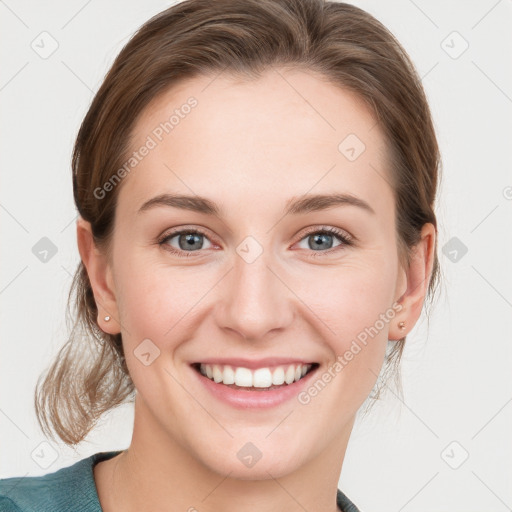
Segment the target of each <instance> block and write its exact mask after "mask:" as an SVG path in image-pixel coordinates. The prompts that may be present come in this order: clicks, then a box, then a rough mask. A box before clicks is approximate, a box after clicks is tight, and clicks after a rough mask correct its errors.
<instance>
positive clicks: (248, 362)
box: [193, 357, 315, 369]
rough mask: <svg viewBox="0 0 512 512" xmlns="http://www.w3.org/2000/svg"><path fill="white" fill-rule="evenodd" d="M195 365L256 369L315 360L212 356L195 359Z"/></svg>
mask: <svg viewBox="0 0 512 512" xmlns="http://www.w3.org/2000/svg"><path fill="white" fill-rule="evenodd" d="M193 364H195V365H198V364H210V365H213V364H217V365H219V366H226V365H229V366H234V367H237V368H249V369H257V368H268V367H271V366H285V365H291V364H295V365H297V364H303V365H306V364H315V361H310V360H305V359H297V358H290V357H266V358H263V359H244V358H238V357H237V358H225V357H214V358H207V359H202V360H201V361H197V362H195V363H193Z"/></svg>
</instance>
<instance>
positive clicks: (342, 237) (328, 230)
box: [157, 227, 354, 258]
mask: <svg viewBox="0 0 512 512" xmlns="http://www.w3.org/2000/svg"><path fill="white" fill-rule="evenodd" d="M185 233H186V234H193V235H196V234H197V235H202V236H204V237H206V238H208V235H207V234H206V233H205V232H204V231H202V230H200V229H183V230H181V231H173V232H171V233H168V234H166V235H164V236H163V237H162V238H160V239H159V240H158V242H157V243H158V245H159V246H164V245H166V242H167V241H168V240H170V239H171V238H174V237H175V236H177V235H182V234H185ZM316 234H322V235H324V234H325V235H334V236H336V238H338V240H339V241H340V242H342V244H341V245H339V246H338V247H333V248H331V249H328V250H326V251H313V250H312V251H311V252H312V253H313V254H311V255H310V257H312V258H318V257H322V254H326V253H328V254H331V253H332V252H334V251H336V250H338V249H342V248H343V247H350V246H352V245H353V244H354V241H353V239H352V237H350V236H348V235H347V234H345V232H343V231H341V230H339V229H337V228H333V227H321V228H311V229H310V230H308V231H307V232H306V233H304V235H303V236H302V238H301V239H300V240H299V242H300V241H302V240H303V239H304V238H306V237H308V236H310V235H316ZM165 250H167V251H169V252H171V253H172V254H174V255H176V256H178V257H180V258H189V257H191V256H193V253H195V252H200V251H184V250H176V249H175V248H174V247H171V246H170V245H168V246H167V247H166V248H165Z"/></svg>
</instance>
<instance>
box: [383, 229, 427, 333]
mask: <svg viewBox="0 0 512 512" xmlns="http://www.w3.org/2000/svg"><path fill="white" fill-rule="evenodd" d="M435 237H436V230H435V226H434V225H433V224H431V223H427V224H425V225H424V226H423V228H422V230H421V238H420V241H419V242H418V244H417V245H416V246H415V247H414V249H413V251H412V254H411V261H410V265H409V268H408V269H407V271H406V274H405V275H406V283H407V287H406V290H405V292H404V293H403V294H402V295H401V297H400V298H399V299H398V302H399V303H400V305H401V306H402V309H401V311H400V313H399V314H398V315H397V319H396V320H397V322H396V327H395V326H391V328H390V330H389V337H390V339H393V340H395V339H396V340H398V339H400V338H403V337H404V336H405V335H406V334H407V332H408V331H410V330H411V329H412V327H414V325H415V324H416V322H417V321H418V318H419V317H420V315H421V310H422V308H423V303H424V301H425V297H426V294H427V290H428V285H429V282H430V277H431V275H432V268H433V263H434V256H435V253H434V249H435Z"/></svg>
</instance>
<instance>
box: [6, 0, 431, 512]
mask: <svg viewBox="0 0 512 512" xmlns="http://www.w3.org/2000/svg"><path fill="white" fill-rule="evenodd" d="M184 106H187V107H188V108H184ZM192 106H193V108H192ZM142 148H145V149H144V150H142ZM134 155H136V156H134ZM72 164H73V189H74V198H75V203H76V207H77V209H78V212H79V214H80V218H79V219H78V221H77V241H78V249H79V252H80V256H81V262H80V264H79V267H78V269H77V272H76V275H75V278H74V281H73V286H72V290H71V292H72V293H74V303H73V302H71V297H70V303H73V304H75V305H76V309H75V311H74V315H75V317H74V318H75V326H74V329H73V332H72V333H71V336H70V339H69V340H68V342H67V343H66V344H65V345H64V346H63V347H62V349H61V351H60V352H59V354H58V357H57V359H56V360H55V362H54V364H53V365H52V366H51V367H50V368H49V370H48V372H47V373H46V375H44V376H42V378H41V379H40V381H39V383H38V389H37V390H36V397H35V398H36V401H35V404H36V410H37V413H38V418H39V421H40V423H41V426H42V427H43V429H44V431H45V432H46V433H47V434H48V435H50V436H52V437H53V436H54V433H55V434H56V435H57V436H58V437H59V438H60V439H62V440H63V441H64V442H65V443H67V444H69V445H74V444H77V443H79V442H80V441H82V440H83V439H84V438H85V436H86V435H87V434H88V433H89V432H90V430H91V429H92V428H93V427H94V425H95V422H96V421H97V420H98V419H99V418H100V416H101V415H102V414H103V413H105V412H107V411H109V410H110V409H112V408H114V407H115V406H117V405H119V404H121V403H123V402H124V401H126V400H128V399H134V402H135V406H134V407H135V416H134V428H133V436H132V441H131V444H130V446H129V447H128V448H127V449H126V450H123V451H121V452H102V453H97V454H95V455H93V456H91V457H89V458H87V459H84V460H82V461H79V462H77V463H76V464H75V465H73V466H71V467H69V468H63V469H61V470H59V471H58V472H56V473H55V474H52V475H51V478H50V476H49V475H45V476H43V477H30V478H26V479H23V481H21V480H20V481H19V482H16V485H13V484H14V483H15V482H9V483H10V486H7V485H2V486H0V495H1V493H4V495H3V498H2V497H0V504H2V505H4V504H5V506H6V507H9V506H10V507H13V508H10V509H8V510H32V508H31V507H32V506H33V504H34V503H36V502H37V503H38V504H39V508H38V510H52V511H54V512H55V511H61V510H84V511H85V510H91V511H92V510H100V506H101V508H102V509H103V510H104V511H107V512H112V511H118V510H119V511H121V510H122V511H131V510H148V511H149V510H195V508H194V506H195V505H194V504H197V503H200V509H201V511H209V510H212V511H213V510H225V511H230V510H237V511H240V510H254V509H255V508H256V509H257V510H259V511H270V510H288V511H291V510H297V511H298V510H308V511H311V512H313V511H320V510H322V511H326V510H330V511H334V510H345V511H356V510H357V508H356V506H355V505H354V504H353V503H352V502H351V501H350V500H349V498H348V497H347V496H345V494H344V493H343V492H342V491H341V490H338V481H339V477H340V473H341V468H342V465H343V460H344V457H345V452H346V449H347V445H348V442H349V438H350V435H351V431H352V428H353V425H354V421H355V418H356V414H357V413H358V411H359V409H360V408H361V406H362V404H363V403H364V402H365V400H366V399H367V398H368V397H371V399H372V400H375V399H377V398H378V397H379V396H380V390H381V388H382V382H385V381H386V380H387V379H388V378H389V376H394V377H395V380H396V384H397V387H398V388H400V379H399V371H398V369H399V361H400V356H401V354H402V350H403V347H404V343H405V340H406V334H407V332H408V331H410V330H411V329H412V328H413V326H414V325H415V323H416V321H417V320H418V318H419V316H420V314H421V312H422V309H423V305H424V303H425V300H426V299H430V298H432V297H433V295H434V291H435V287H436V283H437V280H438V273H439V268H438V259H437V255H436V252H437V251H436V247H437V224H436V217H435V214H434V202H435V198H436V191H437V186H438V172H439V165H440V157H439V150H438V146H437V141H436V137H435V133H434V129H433V124H432V120H431V116H430V112H429V107H428V104H427V101H426V98H425V94H424V91H423V89H422V86H421V82H420V80H419V78H418V75H417V73H416V71H415V69H414V66H413V64H412V63H411V61H410V60H409V57H408V56H407V54H406V53H405V51H404V50H403V49H402V48H401V46H400V45H399V43H398V42H397V41H396V40H395V38H394V37H393V36H392V34H391V33H390V32H389V31H388V30H387V29H386V28H385V27H384V26H382V25H381V24H380V23H379V22H378V21H377V20H376V19H375V18H373V17H372V16H370V15H369V14H368V13H366V12H364V11H363V10H361V9H359V8H357V7H354V6H352V5H348V4H345V3H338V2H328V1H322V0H264V1H261V0H218V1H216V2H210V1H205V0H187V1H184V2H181V3H178V4H176V5H174V6H172V7H171V8H169V9H167V10H165V11H163V12H162V13H160V14H158V15H157V16H155V17H154V18H152V19H150V20H149V21H148V22H147V23H146V24H144V25H143V26H142V27H141V28H140V30H139V31H138V32H137V33H136V34H135V35H134V36H133V38H132V39H131V40H130V41H129V42H128V44H127V45H126V46H125V47H124V49H123V50H122V51H121V53H120V54H119V56H118V57H117V59H116V60H115V62H114V64H113V66H112V68H111V69H110V71H109V73H108V74H107V76H106V78H105V81H104V83H103V84H102V86H101V87H100V89H99V91H98V92H97V94H96V96H95V98H94V100H93V102H92V105H91V106H90V109H89V111H88V113H87V115H86V117H85V119H84V121H83V123H82V126H81V128H80V131H79V133H78V137H77V140H76V144H75V149H74V155H73V162H72ZM132 164H133V165H132ZM113 177H115V179H113ZM106 184H108V186H105V185H106ZM84 334H85V337H84ZM87 344H90V345H87ZM91 349H92V353H93V354H94V355H93V356H91V355H90V354H91ZM85 354H87V355H85ZM373 403H374V402H373ZM5 482H6V481H4V483H5ZM219 482H220V483H219ZM7 488H9V489H14V490H11V491H10V492H7V491H5V489H7ZM39 489H44V490H43V491H40V490H39ZM213 491H215V492H213ZM41 493H42V494H41ZM41 496H43V498H41ZM34 500H35V501H34ZM41 503H43V505H40V504H41ZM256 503H257V505H255V504H256ZM41 506H42V507H43V508H41Z"/></svg>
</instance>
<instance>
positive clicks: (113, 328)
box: [76, 217, 119, 334]
mask: <svg viewBox="0 0 512 512" xmlns="http://www.w3.org/2000/svg"><path fill="white" fill-rule="evenodd" d="M76 237H77V245H78V251H79V253H80V258H81V260H82V263H83V265H84V266H85V268H86V270H87V275H88V276H89V281H90V283H91V287H92V291H93V295H94V300H95V302H96V307H97V309H98V318H97V324H98V327H99V328H100V329H101V330H102V331H104V332H106V333H109V334H117V333H118V332H119V328H118V326H119V322H118V321H117V319H118V318H119V316H118V310H117V302H116V298H115V289H114V286H113V279H112V272H111V268H110V265H109V263H108V260H107V256H106V255H105V254H103V252H102V251H100V250H99V249H98V247H97V246H96V244H95V243H94V238H93V235H92V230H91V225H90V223H89V222H87V221H85V220H84V219H82V217H79V218H78V220H77V223H76ZM107 318H108V319H107Z"/></svg>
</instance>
